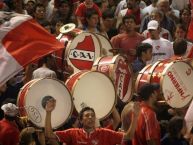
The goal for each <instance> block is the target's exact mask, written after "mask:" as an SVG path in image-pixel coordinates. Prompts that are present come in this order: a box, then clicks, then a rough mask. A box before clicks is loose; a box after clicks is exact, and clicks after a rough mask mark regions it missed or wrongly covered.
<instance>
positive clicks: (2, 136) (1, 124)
mask: <svg viewBox="0 0 193 145" xmlns="http://www.w3.org/2000/svg"><path fill="white" fill-rule="evenodd" d="M1 109H2V110H3V112H4V118H3V119H2V120H1V121H0V144H1V145H18V143H19V129H18V127H17V125H16V123H15V117H16V114H17V113H18V109H17V107H16V106H15V105H14V104H12V103H7V104H4V105H3V106H2V107H1Z"/></svg>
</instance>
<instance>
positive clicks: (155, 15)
mask: <svg viewBox="0 0 193 145" xmlns="http://www.w3.org/2000/svg"><path fill="white" fill-rule="evenodd" d="M163 16H164V14H163V12H162V11H160V10H158V9H154V10H153V11H152V12H151V14H150V19H151V20H156V21H158V23H159V24H160V22H161V21H162V19H163Z"/></svg>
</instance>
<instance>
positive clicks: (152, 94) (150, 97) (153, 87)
mask: <svg viewBox="0 0 193 145" xmlns="http://www.w3.org/2000/svg"><path fill="white" fill-rule="evenodd" d="M159 90H160V85H159V84H150V83H146V84H144V85H143V86H141V88H140V89H139V92H138V94H139V96H140V97H141V99H142V100H143V101H146V102H148V103H149V104H150V105H152V106H154V105H155V104H156V102H157V97H158V91H159Z"/></svg>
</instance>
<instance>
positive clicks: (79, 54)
mask: <svg viewBox="0 0 193 145" xmlns="http://www.w3.org/2000/svg"><path fill="white" fill-rule="evenodd" d="M99 41H100V40H99V39H98V37H97V36H96V35H95V34H92V33H87V32H83V33H81V34H79V35H78V36H76V37H75V38H74V39H73V41H72V43H70V45H69V48H68V52H67V61H68V64H69V65H71V66H72V67H73V68H74V72H78V71H80V70H90V69H91V68H92V65H93V63H94V61H95V60H96V59H97V58H98V57H99V56H100V54H101V44H100V43H99Z"/></svg>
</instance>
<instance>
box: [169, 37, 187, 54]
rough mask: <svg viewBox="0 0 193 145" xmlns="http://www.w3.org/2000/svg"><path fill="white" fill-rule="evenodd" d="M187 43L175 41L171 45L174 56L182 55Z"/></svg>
mask: <svg viewBox="0 0 193 145" xmlns="http://www.w3.org/2000/svg"><path fill="white" fill-rule="evenodd" d="M187 46H188V43H187V41H186V40H185V39H176V40H175V41H174V43H173V50H174V54H175V55H184V54H185V53H186V50H187Z"/></svg>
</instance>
